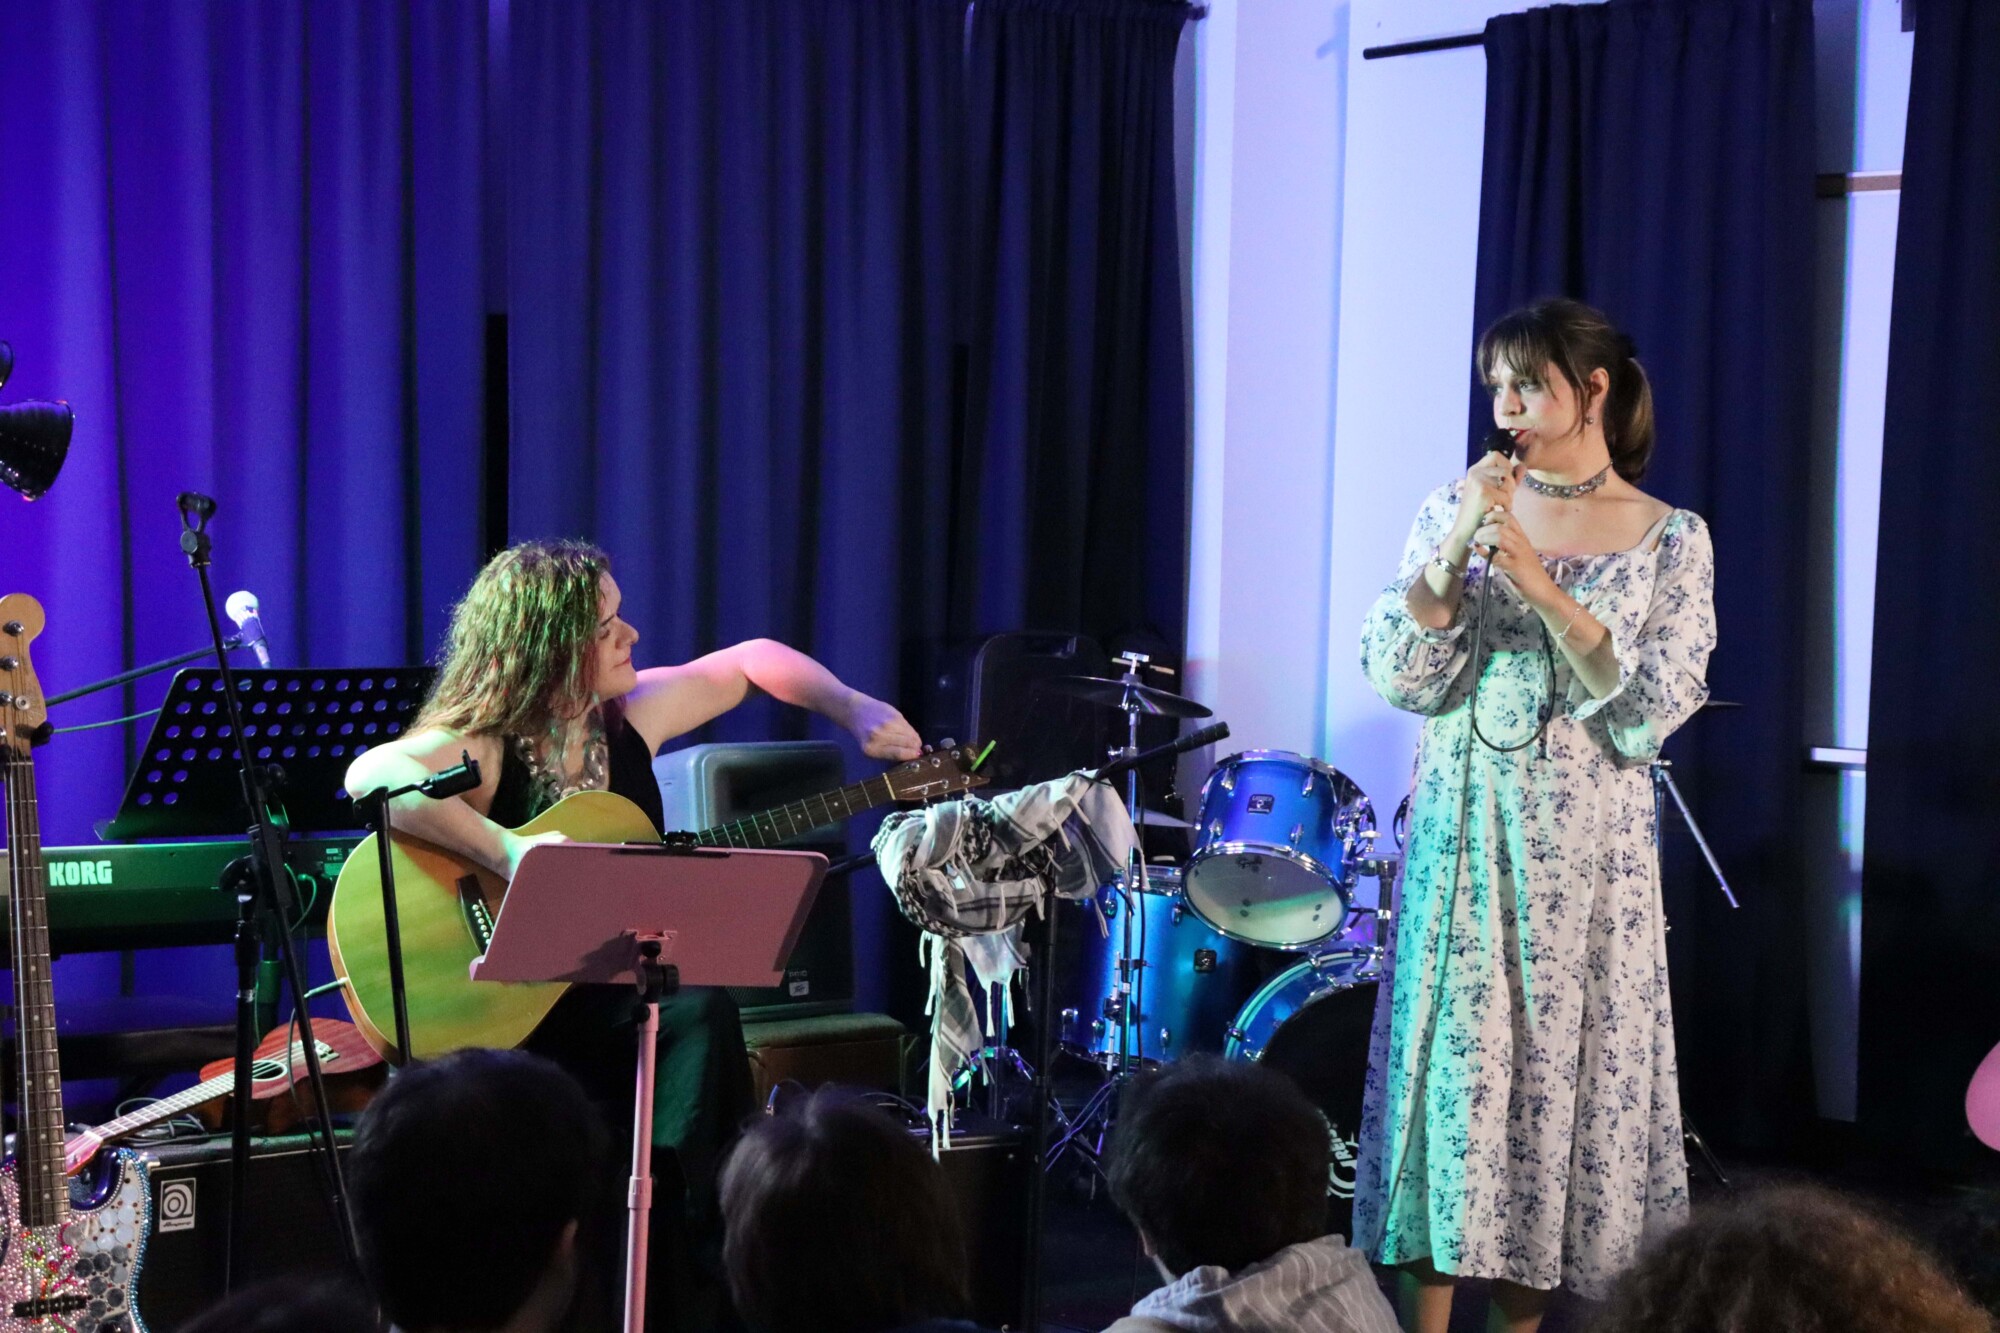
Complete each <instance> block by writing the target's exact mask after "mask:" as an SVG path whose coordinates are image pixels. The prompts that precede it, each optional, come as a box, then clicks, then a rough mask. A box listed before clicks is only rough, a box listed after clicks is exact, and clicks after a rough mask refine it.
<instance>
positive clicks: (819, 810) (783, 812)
mask: <svg viewBox="0 0 2000 1333" xmlns="http://www.w3.org/2000/svg"><path fill="white" fill-rule="evenodd" d="M895 799H896V792H895V789H894V788H893V787H891V786H890V785H889V779H888V778H887V777H886V776H877V777H872V778H864V779H862V780H861V781H860V782H855V783H850V784H849V785H847V786H845V787H840V788H837V789H835V790H833V791H829V792H820V793H818V794H817V795H813V796H808V797H806V798H805V799H804V800H802V801H793V802H790V803H789V804H786V805H781V806H779V807H777V808H776V809H774V810H766V811H764V812H762V813H761V814H755V815H751V816H749V817H748V818H746V819H739V820H737V821H735V822H734V823H731V824H718V825H717V826H716V827H714V828H711V829H703V830H702V831H701V832H699V833H697V834H695V835H694V840H695V842H696V843H697V844H699V845H700V846H703V847H776V846H778V845H779V844H780V843H784V842H788V841H790V840H791V839H793V838H796V837H798V836H799V835H800V834H802V833H810V832H812V831H813V830H814V829H818V828H825V827H826V826H827V825H829V824H837V823H839V822H840V821H841V820H843V819H846V818H847V817H848V816H849V815H858V814H860V813H861V812H862V811H864V810H872V809H874V808H875V807H876V806H878V805H887V804H889V803H890V802H891V801H894V800H895Z"/></svg>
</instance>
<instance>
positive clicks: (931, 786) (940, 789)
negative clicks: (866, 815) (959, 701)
mask: <svg viewBox="0 0 2000 1333" xmlns="http://www.w3.org/2000/svg"><path fill="white" fill-rule="evenodd" d="M985 750H986V747H984V746H980V745H974V744H970V743H968V744H964V745H953V746H951V747H949V748H947V749H943V750H931V751H928V752H927V753H925V754H924V755H923V757H922V758H919V759H912V760H910V761H909V762H908V763H906V764H898V765H897V766H896V767H895V768H892V769H890V770H889V771H888V772H887V773H885V774H883V775H882V776H883V778H884V779H885V780H886V781H887V782H888V784H889V790H890V791H891V792H892V793H894V795H895V798H896V799H897V800H899V801H936V800H940V799H942V798H944V797H946V796H956V795H957V794H958V793H960V792H965V791H971V790H972V789H973V788H974V787H984V786H985V785H986V784H987V783H989V782H991V781H992V780H993V779H991V778H989V777H987V776H986V775H985V774H984V773H981V772H978V771H977V769H978V767H979V761H980V760H981V759H983V758H985Z"/></svg>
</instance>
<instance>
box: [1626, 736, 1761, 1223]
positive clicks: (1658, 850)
mask: <svg viewBox="0 0 2000 1333" xmlns="http://www.w3.org/2000/svg"><path fill="white" fill-rule="evenodd" d="M1647 767H1648V768H1649V769H1651V770H1652V774H1653V859H1654V866H1655V873H1656V874H1657V875H1658V877H1659V880H1660V883H1661V885H1662V887H1664V886H1665V883H1666V871H1667V860H1666V836H1665V834H1666V827H1665V825H1666V800H1667V798H1668V797H1672V798H1673V802H1674V808H1675V809H1677V810H1679V811H1680V812H1681V821H1682V822H1683V823H1685V824H1686V825H1687V829H1688V832H1689V833H1692V834H1693V835H1694V842H1695V846H1697V847H1699V848H1701V856H1702V859H1703V860H1704V861H1706V862H1708V871H1709V873H1710V874H1711V875H1714V876H1715V886H1716V887H1717V888H1719V889H1721V890H1722V896H1723V897H1724V898H1726V899H1728V900H1729V905H1730V907H1731V908H1740V907H1741V906H1742V904H1740V903H1738V902H1737V901H1736V895H1735V894H1734V893H1732V892H1730V889H1729V880H1728V878H1727V877H1726V876H1724V875H1723V873H1722V864H1721V862H1719V861H1717V860H1716V859H1715V850H1714V849H1713V848H1711V847H1710V846H1709V845H1708V839H1707V838H1706V837H1704V836H1703V835H1702V831H1701V825H1700V824H1698V823H1696V822H1695V818H1694V811H1692V810H1690V809H1688V803H1687V799H1686V798H1685V797H1683V796H1682V795H1681V789H1680V787H1679V786H1678V785H1676V784H1675V782H1674V775H1673V771H1672V770H1673V762H1672V761H1671V760H1668V759H1655V760H1653V761H1652V763H1650V764H1648V765H1647ZM1681 1140H1682V1142H1683V1143H1684V1144H1685V1145H1686V1146H1687V1147H1688V1148H1690V1149H1692V1150H1693V1151H1694V1154H1695V1156H1696V1157H1698V1158H1699V1159H1700V1160H1701V1164H1702V1166H1703V1167H1705V1168H1706V1169H1707V1171H1708V1173H1709V1174H1710V1175H1711V1176H1714V1177H1715V1183H1716V1184H1718V1185H1720V1186H1722V1188H1724V1189H1726V1190H1733V1189H1735V1188H1736V1187H1735V1186H1734V1185H1732V1184H1730V1183H1729V1177H1728V1176H1726V1175H1724V1174H1723V1171H1722V1163H1720V1162H1718V1161H1717V1160H1716V1159H1715V1154H1714V1153H1713V1152H1711V1151H1710V1150H1709V1146H1708V1140H1706V1139H1704V1138H1702V1136H1701V1131H1700V1130H1698V1129H1696V1128H1695V1126H1694V1121H1693V1120H1691V1119H1689V1118H1688V1113H1687V1109H1686V1108H1685V1107H1683V1108H1682V1109H1681Z"/></svg>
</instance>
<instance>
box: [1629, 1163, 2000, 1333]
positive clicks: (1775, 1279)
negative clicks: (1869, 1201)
mask: <svg viewBox="0 0 2000 1333" xmlns="http://www.w3.org/2000/svg"><path fill="white" fill-rule="evenodd" d="M1993 1326H1994V1325H1993V1321H1992V1319H1991V1318H1990V1317H1989V1316H1988V1315H1987V1314H1986V1313H1985V1312H1984V1311H1982V1310H1980V1309H1979V1307H1978V1306H1976V1305H1974V1304H1973V1303H1972V1301H1971V1300H1970V1299H1968V1298H1967V1296H1966V1295H1965V1293H1964V1292H1963V1291H1961V1290H1960V1289H1959V1287H1958V1286H1957V1284H1956V1283H1954V1282H1953V1281H1952V1280H1951V1278H1950V1277H1948V1276H1947V1275H1946V1274H1945V1273H1944V1271H1943V1270H1942V1269H1941V1268H1939V1267H1938V1265H1937V1263H1936V1262H1935V1261H1934V1260H1933V1259H1932V1258H1931V1257H1930V1256H1929V1255H1928V1254H1926V1253H1925V1252H1924V1251H1923V1250H1922V1249H1921V1248H1920V1247H1919V1246H1918V1245H1917V1244H1916V1243H1915V1242H1914V1241H1912V1240H1910V1239H1909V1237H1907V1236H1905V1235H1904V1234H1902V1233H1901V1232H1900V1231H1898V1230H1897V1229H1896V1228H1894V1227H1892V1226H1890V1225H1888V1224H1887V1223H1885V1222H1881V1221H1878V1220H1876V1219H1875V1218H1874V1217H1872V1216H1870V1215H1869V1214H1867V1213H1865V1212H1863V1211H1861V1210H1860V1209H1859V1208H1857V1207H1855V1206H1854V1205H1853V1204H1851V1203H1849V1202H1847V1201H1846V1200H1844V1199H1842V1198H1840V1196H1838V1195H1836V1194H1833V1193H1830V1192H1829V1191H1826V1190H1823V1189H1818V1188H1814V1187H1809V1186H1803V1185H1786V1186H1781V1187H1778V1188H1776V1189H1769V1190H1762V1191H1759V1192H1757V1193H1754V1194H1749V1195H1746V1196H1744V1197H1742V1198H1740V1199H1734V1200H1731V1201H1729V1202H1726V1203H1721V1204H1718V1205H1716V1206H1714V1207H1712V1208H1703V1209H1701V1210H1699V1211H1697V1212H1696V1213H1695V1216H1694V1220H1693V1221H1692V1222H1690V1223H1689V1224H1688V1225H1687V1226H1685V1227H1683V1228H1681V1229H1680V1230H1679V1231H1677V1232H1675V1233H1674V1234H1673V1235H1671V1236H1669V1237H1667V1238H1666V1239H1665V1240H1663V1241H1661V1242H1660V1243H1659V1244H1658V1245H1656V1246H1655V1247H1653V1248H1652V1249H1651V1250H1650V1251H1648V1252H1647V1253H1646V1254H1645V1255H1644V1256H1643V1257H1641V1259H1640V1260H1639V1262H1638V1263H1637V1264H1636V1265H1635V1266H1634V1267H1633V1268H1632V1269H1631V1270H1630V1271H1628V1272H1627V1273H1626V1274H1625V1276H1624V1277H1623V1278H1622V1279H1620V1281H1619V1283H1618V1285H1617V1287H1616V1289H1614V1291H1613V1292H1612V1294H1611V1297H1610V1299H1609V1300H1608V1301H1607V1302H1606V1304H1605V1307H1604V1309H1603V1311H1602V1312H1601V1316H1600V1318H1599V1320H1598V1323H1597V1325H1596V1327H1597V1328H1598V1329H1599V1330H1602V1331H1603V1333H1613V1331H1615V1333H1849V1331H1850V1330H1851V1333H1863V1330H1866V1331H1867V1333H1917V1331H1918V1330H1925V1331H1926V1333H1958V1331H1959V1330H1963V1333H1975V1331H1976V1333H1990V1330H1991V1329H1992V1328H1993Z"/></svg>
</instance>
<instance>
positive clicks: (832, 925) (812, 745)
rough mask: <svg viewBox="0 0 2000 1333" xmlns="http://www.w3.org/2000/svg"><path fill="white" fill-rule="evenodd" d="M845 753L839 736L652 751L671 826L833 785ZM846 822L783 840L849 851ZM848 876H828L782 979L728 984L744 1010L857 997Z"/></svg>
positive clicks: (812, 1010)
mask: <svg viewBox="0 0 2000 1333" xmlns="http://www.w3.org/2000/svg"><path fill="white" fill-rule="evenodd" d="M845 767H846V764H845V761H844V760H843V759H842V757H841V753H840V747H839V746H838V745H835V744H834V743H833V742H832V741H764V742H757V743H745V744H737V745H690V746H688V747H687V748H686V749H684V750H674V751H672V752H670V753H668V754H663V755H661V756H660V757H659V758H657V759H655V760H654V761H653V776H654V778H655V779H657V780H658V782H659V784H660V802H661V805H662V807H663V808H664V810H665V813H666V831H667V832H669V833H672V832H676V831H685V832H699V831H701V830H703V829H712V828H715V827H716V826H718V825H721V824H728V823H732V822H734V821H736V820H738V819H743V818H746V817H747V816H750V815H754V814H760V813H762V812H763V811H766V810H771V809H775V808H776V807H778V806H781V805H788V804H790V803H791V802H794V801H803V800H804V799H805V798H806V797H808V796H816V795H818V794H820V793H821V792H827V791H832V790H834V789H835V788H837V787H839V786H841V785H842V784H843V783H844V782H845V781H846V779H845V777H844V776H843V773H844V771H845ZM846 827H847V826H846V824H845V823H844V822H843V823H840V824H833V825H829V826H827V827H826V828H821V829H813V830H811V831H809V832H807V833H804V834H802V835H800V836H799V837H797V838H794V839H791V840H789V841H786V842H784V843H781V844H779V845H780V846H782V847H784V848H786V849H788V850H791V851H803V852H818V853H820V854H821V855H823V856H825V857H826V858H827V859H828V860H829V861H838V860H840V859H841V858H842V857H843V856H846V855H847V842H846ZM849 895H850V890H849V887H848V877H847V876H844V875H843V876H841V877H840V878H838V879H829V880H825V881H823V882H822V883H821V884H820V886H819V897H818V898H816V899H815V900H814V901H813V908H812V912H811V913H810V914H809V915H808V916H807V917H806V926H805V930H804V931H803V932H801V934H800V935H799V942H798V945H797V946H796V947H795V948H794V949H793V950H792V958H791V962H790V964H789V965H788V966H787V967H786V969H785V983H784V985H782V986H775V987H757V988H738V989H733V990H732V991H731V992H730V994H732V995H733V996H735V997H736V1003H737V1004H738V1005H739V1006H740V1007H741V1008H742V1009H743V1011H744V1014H745V1016H746V1017H753V1016H755V1015H756V1014H757V1013H759V1012H772V1011H782V1013H783V1014H784V1015H785V1016H786V1017H797V1016H800V1015H804V1014H824V1013H837V1012H843V1011H845V1010H848V1009H852V1008H853V1007H854V926H853V912H852V903H851V899H850V896H849Z"/></svg>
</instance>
